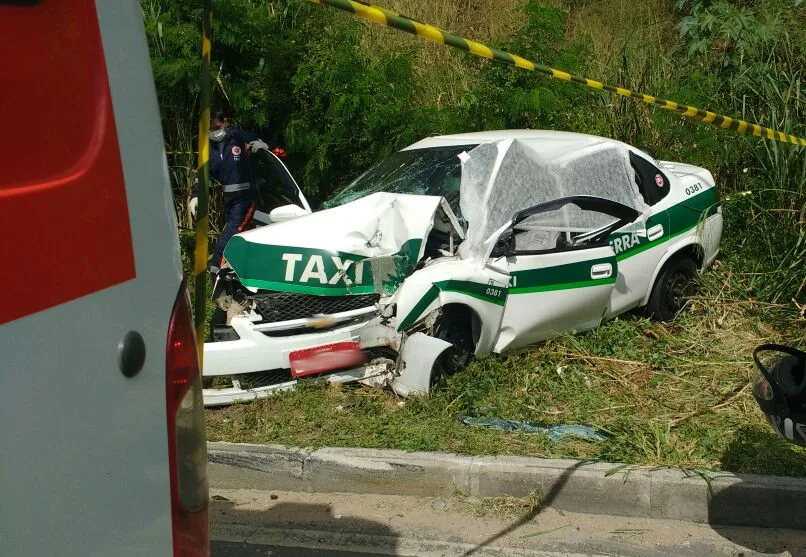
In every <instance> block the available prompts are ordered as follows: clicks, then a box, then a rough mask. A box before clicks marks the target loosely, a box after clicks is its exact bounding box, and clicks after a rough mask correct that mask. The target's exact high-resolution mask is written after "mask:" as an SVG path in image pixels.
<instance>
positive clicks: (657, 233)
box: [646, 224, 663, 242]
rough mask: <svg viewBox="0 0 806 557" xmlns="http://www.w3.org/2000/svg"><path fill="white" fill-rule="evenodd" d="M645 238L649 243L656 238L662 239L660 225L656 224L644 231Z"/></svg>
mask: <svg viewBox="0 0 806 557" xmlns="http://www.w3.org/2000/svg"><path fill="white" fill-rule="evenodd" d="M646 237H647V240H649V241H650V242H652V241H654V240H657V239H658V238H662V237H663V225H662V224H656V225H655V226H653V227H652V228H650V229H649V230H647V231H646Z"/></svg>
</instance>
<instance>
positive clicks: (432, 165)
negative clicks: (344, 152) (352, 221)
mask: <svg viewBox="0 0 806 557" xmlns="http://www.w3.org/2000/svg"><path fill="white" fill-rule="evenodd" d="M474 147H476V145H455V146H451V147H431V148H427V149H413V150H408V151H398V152H397V153H392V154H391V155H389V156H388V157H386V158H385V159H383V160H381V161H380V162H378V163H376V164H375V165H374V166H372V167H371V168H370V169H369V170H367V171H366V172H365V173H364V174H362V175H361V176H359V177H358V178H356V179H355V180H354V181H353V182H352V183H351V184H350V185H348V186H347V187H346V188H344V189H343V190H342V191H340V192H339V193H338V194H336V196H335V197H334V198H333V199H331V200H330V201H327V202H325V203H323V204H322V207H323V208H325V209H328V208H330V207H337V206H339V205H344V204H345V203H349V202H350V201H355V200H356V199H360V198H362V197H366V196H367V195H370V194H373V193H377V192H387V193H409V194H417V195H439V196H442V197H444V198H445V199H446V200H447V201H448V204H450V206H451V209H452V210H453V212H454V213H455V214H456V215H457V217H459V218H460V219H461V211H460V209H459V188H460V185H461V182H462V163H461V161H460V160H459V157H458V156H457V155H459V154H460V153H462V152H465V151H469V150H472V149H473V148H474Z"/></svg>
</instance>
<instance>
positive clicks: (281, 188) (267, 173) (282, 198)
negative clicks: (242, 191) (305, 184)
mask: <svg viewBox="0 0 806 557" xmlns="http://www.w3.org/2000/svg"><path fill="white" fill-rule="evenodd" d="M255 156H256V157H257V159H256V164H255V172H256V174H257V176H256V180H255V182H256V185H257V207H256V208H255V216H254V218H255V221H256V222H257V224H258V225H259V226H262V225H266V224H270V223H271V222H272V221H271V219H270V218H269V213H271V211H272V210H273V209H277V208H278V207H283V206H287V205H296V206H297V207H299V208H300V209H303V210H304V211H305V212H307V213H310V212H311V206H310V204H309V203H308V200H307V199H306V198H305V194H304V193H302V189H301V188H300V187H299V185H298V184H297V181H296V180H294V176H292V175H291V172H289V170H288V167H286V165H285V164H284V163H283V161H282V160H281V159H280V157H278V156H277V155H275V154H274V153H272V152H271V151H258V153H257V154H256V155H255Z"/></svg>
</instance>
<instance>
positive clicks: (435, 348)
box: [392, 333, 451, 397]
mask: <svg viewBox="0 0 806 557" xmlns="http://www.w3.org/2000/svg"><path fill="white" fill-rule="evenodd" d="M450 347H451V343H450V342H446V341H444V340H442V339H438V338H434V337H430V336H428V335H426V334H425V333H414V334H413V335H411V336H410V337H409V338H407V339H406V342H405V343H404V344H403V350H402V352H401V354H400V359H401V360H402V362H403V370H402V371H401V373H400V375H398V376H397V377H396V378H395V379H394V380H393V381H392V389H393V390H394V391H395V392H396V393H397V394H399V395H400V396H404V397H405V396H409V395H413V394H427V393H428V389H429V388H430V387H431V371H432V370H433V369H434V363H435V362H436V361H437V358H439V356H440V355H441V354H442V353H443V352H445V350H447V349H448V348H450Z"/></svg>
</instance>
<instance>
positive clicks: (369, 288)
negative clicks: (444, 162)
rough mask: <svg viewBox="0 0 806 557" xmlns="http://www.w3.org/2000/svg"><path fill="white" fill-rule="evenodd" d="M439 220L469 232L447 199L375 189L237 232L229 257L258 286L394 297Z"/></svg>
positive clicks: (243, 278)
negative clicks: (336, 204)
mask: <svg viewBox="0 0 806 557" xmlns="http://www.w3.org/2000/svg"><path fill="white" fill-rule="evenodd" d="M435 223H436V225H437V226H438V227H441V228H446V227H447V228H448V229H452V230H453V231H454V233H455V234H456V235H457V236H458V237H459V238H462V237H464V235H463V233H462V231H461V227H460V226H459V224H458V222H457V220H456V217H455V216H454V215H453V213H452V212H451V210H450V207H449V206H448V204H447V202H446V201H445V200H444V199H443V198H442V197H433V196H424V195H405V194H392V193H376V194H372V195H369V196H367V197H364V198H362V199H358V200H356V201H353V202H350V203H346V204H344V205H342V206H339V207H334V208H332V209H327V210H324V211H318V212H315V213H312V214H310V215H307V216H304V217H300V218H298V219H294V220H290V221H286V222H281V223H277V224H272V225H269V226H264V227H261V228H257V229H254V230H250V231H248V232H243V233H241V234H237V235H236V236H234V237H233V238H232V239H231V240H230V242H229V244H228V245H227V248H226V250H225V251H224V257H225V259H226V260H227V262H228V263H229V265H230V266H231V267H232V269H233V270H234V271H235V273H236V274H237V275H238V279H239V280H240V281H241V284H243V285H244V286H245V287H247V288H248V289H250V290H252V291H256V290H258V289H267V290H276V291H284V292H297V293H302V294H316V295H327V296H340V295H346V294H369V293H375V292H378V293H386V294H391V293H392V292H394V290H395V289H396V288H397V286H398V285H399V284H400V283H401V282H402V281H403V280H404V279H405V278H406V277H407V276H408V275H409V274H411V272H412V271H413V270H414V267H415V265H416V264H417V261H419V259H420V258H421V257H422V255H423V251H424V249H425V239H426V237H427V236H428V234H429V233H430V231H431V229H432V228H433V227H434V226H435Z"/></svg>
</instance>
